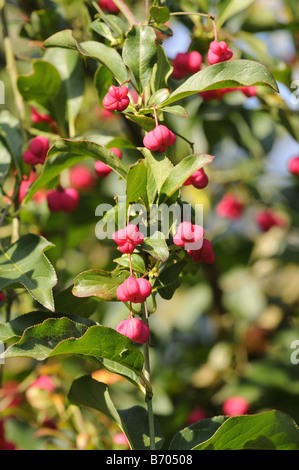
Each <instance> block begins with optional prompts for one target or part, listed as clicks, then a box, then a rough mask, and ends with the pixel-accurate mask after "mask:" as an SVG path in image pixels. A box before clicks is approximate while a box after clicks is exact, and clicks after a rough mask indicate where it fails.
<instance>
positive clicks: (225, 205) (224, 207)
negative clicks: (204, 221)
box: [216, 193, 244, 220]
mask: <svg viewBox="0 0 299 470" xmlns="http://www.w3.org/2000/svg"><path fill="white" fill-rule="evenodd" d="M243 210H244V204H243V202H242V201H240V200H239V199H238V198H237V197H236V196H235V195H234V194H230V193H227V194H225V195H224V196H223V198H222V199H221V201H220V202H219V203H218V204H217V206H216V213H217V214H218V215H219V216H220V217H225V218H228V219H232V220H234V219H238V218H239V217H240V216H241V214H242V212H243Z"/></svg>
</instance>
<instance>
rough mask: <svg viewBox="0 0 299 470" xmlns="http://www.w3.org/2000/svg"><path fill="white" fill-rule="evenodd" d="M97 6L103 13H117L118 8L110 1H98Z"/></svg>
mask: <svg viewBox="0 0 299 470" xmlns="http://www.w3.org/2000/svg"><path fill="white" fill-rule="evenodd" d="M98 5H99V7H100V8H102V10H103V11H106V12H108V13H112V14H113V15H116V14H117V13H118V12H119V8H118V6H116V5H115V3H114V2H113V1H112V0H98Z"/></svg>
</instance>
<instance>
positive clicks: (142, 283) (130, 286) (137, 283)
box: [116, 276, 152, 304]
mask: <svg viewBox="0 0 299 470" xmlns="http://www.w3.org/2000/svg"><path fill="white" fill-rule="evenodd" d="M151 292H152V286H151V283H150V282H149V281H148V280H147V279H144V278H137V279H136V278H135V277H134V276H130V277H128V279H126V280H125V281H124V282H123V283H122V284H121V285H120V286H119V287H118V288H117V292H116V295H117V298H118V300H120V301H121V302H133V303H134V304H138V303H141V302H144V301H145V299H147V297H148V296H149V295H150V294H151Z"/></svg>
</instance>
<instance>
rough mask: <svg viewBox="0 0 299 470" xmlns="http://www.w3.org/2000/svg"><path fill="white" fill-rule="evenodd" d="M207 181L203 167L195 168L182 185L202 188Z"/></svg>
mask: <svg viewBox="0 0 299 470" xmlns="http://www.w3.org/2000/svg"><path fill="white" fill-rule="evenodd" d="M208 183H209V178H208V176H207V175H206V173H205V171H204V169H203V168H200V169H199V170H197V171H196V172H195V173H193V175H191V176H190V177H189V178H188V179H187V180H186V181H185V183H184V186H189V185H192V186H194V187H195V188H197V189H204V188H205V187H206V186H207V185H208Z"/></svg>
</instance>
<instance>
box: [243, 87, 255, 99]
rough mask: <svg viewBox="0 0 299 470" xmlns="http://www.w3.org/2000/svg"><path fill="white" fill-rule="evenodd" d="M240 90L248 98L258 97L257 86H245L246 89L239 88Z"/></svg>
mask: <svg viewBox="0 0 299 470" xmlns="http://www.w3.org/2000/svg"><path fill="white" fill-rule="evenodd" d="M239 89H240V91H242V93H244V95H245V96H247V97H248V98H251V97H252V96H256V87H255V86H244V87H242V88H239Z"/></svg>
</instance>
